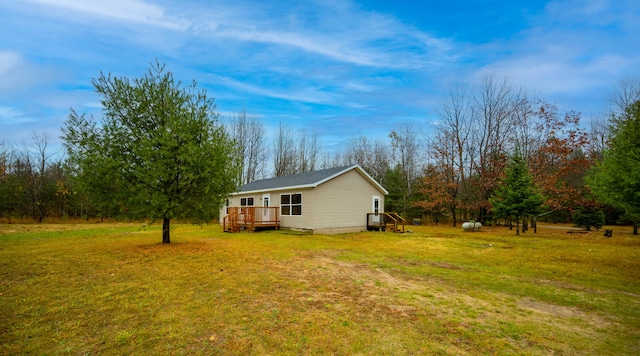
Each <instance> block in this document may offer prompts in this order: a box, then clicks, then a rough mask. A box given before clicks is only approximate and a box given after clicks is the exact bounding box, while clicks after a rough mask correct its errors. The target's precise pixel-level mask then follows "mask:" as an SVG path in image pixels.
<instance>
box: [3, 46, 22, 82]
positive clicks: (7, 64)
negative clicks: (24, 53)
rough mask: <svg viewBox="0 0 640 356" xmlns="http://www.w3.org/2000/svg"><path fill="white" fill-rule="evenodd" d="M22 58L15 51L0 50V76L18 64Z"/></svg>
mask: <svg viewBox="0 0 640 356" xmlns="http://www.w3.org/2000/svg"><path fill="white" fill-rule="evenodd" d="M21 62H22V58H21V57H20V54H19V53H18V52H15V51H0V78H1V76H2V75H4V74H5V73H9V72H11V71H13V70H14V69H15V68H16V67H18V66H19V65H20V63H21Z"/></svg>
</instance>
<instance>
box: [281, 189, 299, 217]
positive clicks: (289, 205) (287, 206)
mask: <svg viewBox="0 0 640 356" xmlns="http://www.w3.org/2000/svg"><path fill="white" fill-rule="evenodd" d="M287 195H288V196H289V203H286V204H285V203H283V202H282V197H283V196H287ZM294 195H299V196H300V202H299V203H295V204H294V203H293V196H294ZM302 204H303V203H302V192H295V193H281V194H280V216H302ZM294 207H299V208H300V213H299V214H293V208H294ZM285 208H288V210H289V213H288V214H285V211H284V209H285Z"/></svg>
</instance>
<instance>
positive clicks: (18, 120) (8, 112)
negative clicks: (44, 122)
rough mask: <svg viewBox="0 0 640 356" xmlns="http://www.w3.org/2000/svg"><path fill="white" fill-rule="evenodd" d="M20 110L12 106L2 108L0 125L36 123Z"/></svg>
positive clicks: (0, 107)
mask: <svg viewBox="0 0 640 356" xmlns="http://www.w3.org/2000/svg"><path fill="white" fill-rule="evenodd" d="M35 121H36V120H34V119H33V118H30V117H28V116H27V115H25V114H24V113H23V112H21V111H20V110H18V109H16V108H13V107H10V106H0V123H2V124H3V125H15V124H22V123H25V122H35Z"/></svg>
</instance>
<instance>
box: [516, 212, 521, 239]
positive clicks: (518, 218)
mask: <svg viewBox="0 0 640 356" xmlns="http://www.w3.org/2000/svg"><path fill="white" fill-rule="evenodd" d="M516 235H517V236H520V217H519V216H516Z"/></svg>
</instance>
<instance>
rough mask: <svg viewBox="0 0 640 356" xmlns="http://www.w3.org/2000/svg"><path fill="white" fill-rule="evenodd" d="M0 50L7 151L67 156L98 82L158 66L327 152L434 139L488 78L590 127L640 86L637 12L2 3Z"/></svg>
mask: <svg viewBox="0 0 640 356" xmlns="http://www.w3.org/2000/svg"><path fill="white" fill-rule="evenodd" d="M0 34H1V35H0V142H2V141H9V142H23V141H28V140H29V138H30V137H31V135H32V133H33V132H34V131H36V132H46V133H48V134H49V135H50V136H51V140H52V141H53V142H54V143H56V142H58V141H59V138H58V137H59V135H60V128H61V127H62V125H63V123H64V121H65V120H66V118H67V116H68V114H69V108H71V107H72V108H74V109H75V110H76V111H78V112H84V113H94V114H98V115H99V105H98V103H99V98H98V97H97V96H96V94H95V93H94V92H93V88H92V86H91V79H92V78H94V77H97V76H98V75H99V73H100V71H103V72H105V73H112V74H114V75H118V76H127V77H139V76H142V75H144V73H145V72H146V70H147V69H148V68H149V63H150V62H153V61H155V59H158V60H159V61H160V62H164V63H166V64H167V67H168V69H169V70H171V71H172V72H173V73H174V76H175V77H177V78H178V79H181V80H182V81H183V82H190V81H191V80H193V79H195V80H197V82H198V84H199V86H200V87H202V88H205V89H207V90H208V92H209V94H210V95H211V96H213V97H215V99H216V103H217V105H218V112H219V113H220V114H221V115H223V116H226V115H231V114H233V113H236V112H239V111H241V110H242V109H246V111H247V112H248V113H250V114H253V115H256V116H257V117H259V118H261V119H262V120H263V122H264V124H265V127H266V128H267V130H268V132H269V133H274V132H275V130H276V127H277V126H278V124H279V123H280V122H282V123H284V124H286V125H289V126H291V127H293V128H294V129H296V130H297V129H300V130H306V131H307V132H312V131H313V132H316V133H317V134H318V137H319V139H320V141H321V143H322V145H323V146H324V147H325V149H328V150H341V149H342V148H343V147H344V145H345V143H346V142H347V141H348V140H349V139H351V138H353V137H356V136H359V135H366V136H369V137H372V138H384V137H386V136H387V134H388V133H389V132H390V131H391V130H392V129H394V128H395V127H397V125H399V124H400V123H404V122H410V123H414V124H416V126H417V127H420V128H421V129H422V130H424V131H425V132H427V133H428V132H429V130H430V128H432V127H433V125H432V123H433V122H434V121H435V120H436V118H435V114H434V109H435V108H436V107H437V106H438V105H439V103H440V102H441V101H442V97H443V93H444V91H445V90H446V89H447V88H448V87H449V86H451V85H452V84H453V83H468V84H473V83H476V82H477V80H478V78H479V77H480V76H481V75H483V74H487V73H490V74H491V73H493V74H498V75H507V76H508V77H509V79H510V82H511V83H512V84H513V85H516V86H522V87H524V88H525V89H527V90H529V91H531V92H533V93H537V95H539V96H541V97H542V98H544V99H546V100H548V101H551V102H555V103H557V104H558V105H559V106H560V108H562V109H565V110H576V111H579V112H581V113H582V116H583V119H584V120H589V119H590V118H592V117H598V116H601V115H603V114H604V113H605V112H606V109H607V105H608V102H607V95H608V94H609V93H610V92H611V91H612V90H613V88H614V87H615V86H616V85H617V83H618V82H619V81H620V80H622V79H629V78H638V77H640V50H639V49H640V1H637V0H611V1H609V0H582V1H578V0H558V1H492V0H478V1H457V0H449V1H441V0H439V1H408V0H395V1H369V0H367V1H342V0H323V1H277V0H273V1H242V0H240V1H216V0H210V1H164V0H108V1H102V0H92V1H86V0H20V1H14V0H4V1H2V2H0Z"/></svg>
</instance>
